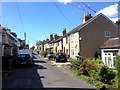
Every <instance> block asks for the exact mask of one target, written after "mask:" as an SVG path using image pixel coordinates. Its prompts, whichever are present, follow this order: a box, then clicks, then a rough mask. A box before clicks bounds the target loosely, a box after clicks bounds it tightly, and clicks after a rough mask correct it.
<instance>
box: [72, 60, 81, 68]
mask: <svg viewBox="0 0 120 90" xmlns="http://www.w3.org/2000/svg"><path fill="white" fill-rule="evenodd" d="M81 62H82V60H78V61H76V60H73V61H71V65H70V68H71V69H77V70H79V69H80V64H81Z"/></svg>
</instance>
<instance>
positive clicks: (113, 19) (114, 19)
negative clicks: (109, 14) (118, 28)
mask: <svg viewBox="0 0 120 90" xmlns="http://www.w3.org/2000/svg"><path fill="white" fill-rule="evenodd" d="M110 20H111V21H113V22H114V23H115V22H116V21H118V18H110Z"/></svg>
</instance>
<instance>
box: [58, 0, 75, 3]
mask: <svg viewBox="0 0 120 90" xmlns="http://www.w3.org/2000/svg"><path fill="white" fill-rule="evenodd" d="M72 1H73V0H58V2H62V3H64V4H67V3H71V2H72Z"/></svg>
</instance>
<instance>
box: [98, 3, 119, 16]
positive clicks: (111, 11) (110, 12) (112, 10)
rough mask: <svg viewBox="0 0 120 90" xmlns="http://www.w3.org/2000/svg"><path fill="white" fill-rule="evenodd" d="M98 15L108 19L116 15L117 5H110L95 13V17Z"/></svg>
mask: <svg viewBox="0 0 120 90" xmlns="http://www.w3.org/2000/svg"><path fill="white" fill-rule="evenodd" d="M99 13H103V14H104V15H106V16H108V17H114V16H116V15H117V14H118V4H114V5H110V6H108V7H105V8H104V9H102V10H100V11H98V12H97V13H96V15H97V14H99Z"/></svg>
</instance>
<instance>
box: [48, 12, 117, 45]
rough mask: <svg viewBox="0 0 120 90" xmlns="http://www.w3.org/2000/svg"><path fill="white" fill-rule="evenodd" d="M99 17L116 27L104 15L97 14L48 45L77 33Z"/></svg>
mask: <svg viewBox="0 0 120 90" xmlns="http://www.w3.org/2000/svg"><path fill="white" fill-rule="evenodd" d="M100 16H103V17H105V18H106V19H107V20H108V21H110V22H111V23H113V24H114V25H115V26H116V27H117V25H116V24H115V23H114V22H112V21H111V20H110V19H109V18H108V17H106V16H105V15H104V14H102V13H100V14H98V15H96V16H94V17H92V18H90V19H89V20H87V21H86V22H85V23H82V24H80V25H78V26H77V27H75V28H73V29H72V30H71V31H69V32H68V33H66V34H65V35H64V36H62V37H60V38H58V39H57V40H55V41H51V42H50V43H54V42H57V41H60V40H61V39H62V38H64V37H66V36H68V35H70V34H72V33H76V32H79V31H80V30H81V29H82V28H83V27H85V26H87V25H88V24H89V23H91V22H92V21H94V20H95V19H97V18H98V17H100Z"/></svg>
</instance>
